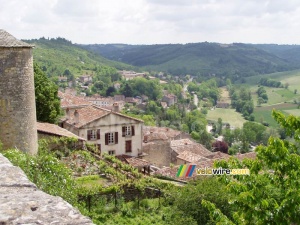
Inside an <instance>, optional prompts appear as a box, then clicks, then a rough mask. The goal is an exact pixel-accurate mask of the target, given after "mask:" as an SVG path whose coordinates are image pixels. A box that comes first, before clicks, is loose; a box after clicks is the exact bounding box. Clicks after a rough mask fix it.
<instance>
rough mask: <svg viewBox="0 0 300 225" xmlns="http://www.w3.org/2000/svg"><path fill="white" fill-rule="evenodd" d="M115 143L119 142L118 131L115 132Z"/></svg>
mask: <svg viewBox="0 0 300 225" xmlns="http://www.w3.org/2000/svg"><path fill="white" fill-rule="evenodd" d="M115 144H118V132H115Z"/></svg>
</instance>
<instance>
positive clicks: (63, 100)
mask: <svg viewBox="0 0 300 225" xmlns="http://www.w3.org/2000/svg"><path fill="white" fill-rule="evenodd" d="M58 96H59V98H60V106H61V107H62V108H63V109H66V108H74V107H83V106H87V105H91V104H92V103H90V102H89V101H87V100H85V99H84V98H83V97H78V96H74V95H71V94H66V93H63V92H61V91H59V92H58Z"/></svg>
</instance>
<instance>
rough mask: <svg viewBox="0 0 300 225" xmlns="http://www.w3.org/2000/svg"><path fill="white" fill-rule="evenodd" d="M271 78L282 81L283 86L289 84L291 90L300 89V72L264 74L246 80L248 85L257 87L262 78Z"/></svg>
mask: <svg viewBox="0 0 300 225" xmlns="http://www.w3.org/2000/svg"><path fill="white" fill-rule="evenodd" d="M262 77H264V78H270V79H273V80H277V81H281V82H282V83H283V84H285V83H289V84H290V88H294V87H296V89H297V88H300V80H299V78H300V70H293V71H285V72H278V73H270V74H262V75H257V76H251V77H247V78H246V82H245V83H246V84H249V85H257V83H258V81H259V80H260V79H261V78H262Z"/></svg>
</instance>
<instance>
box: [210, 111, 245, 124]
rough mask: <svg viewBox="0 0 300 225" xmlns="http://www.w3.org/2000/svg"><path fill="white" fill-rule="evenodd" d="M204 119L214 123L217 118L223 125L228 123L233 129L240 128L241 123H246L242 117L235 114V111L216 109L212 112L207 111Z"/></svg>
mask: <svg viewBox="0 0 300 225" xmlns="http://www.w3.org/2000/svg"><path fill="white" fill-rule="evenodd" d="M206 118H207V119H208V120H215V121H217V120H218V118H221V119H222V122H223V123H229V124H230V125H231V126H234V127H242V126H243V123H245V122H246V120H245V119H244V118H243V117H242V115H241V114H240V113H238V112H236V111H235V109H221V108H216V109H214V110H209V111H208V113H207V117H206Z"/></svg>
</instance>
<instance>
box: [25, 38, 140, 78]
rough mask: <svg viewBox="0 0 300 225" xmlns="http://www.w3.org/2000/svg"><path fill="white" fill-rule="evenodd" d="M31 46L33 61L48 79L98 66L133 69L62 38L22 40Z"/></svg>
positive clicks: (79, 73)
mask: <svg viewBox="0 0 300 225" xmlns="http://www.w3.org/2000/svg"><path fill="white" fill-rule="evenodd" d="M24 41H25V42H27V43H30V44H33V45H34V46H35V47H34V49H33V58H34V61H35V62H37V63H38V64H39V66H40V67H41V68H43V70H44V71H45V72H46V73H47V75H48V76H49V77H52V76H58V75H61V74H63V72H64V71H65V70H66V69H68V70H69V71H70V72H71V73H72V74H74V75H75V76H76V75H81V74H83V73H85V72H89V71H93V70H95V68H97V67H99V66H109V67H114V68H116V69H133V68H134V67H133V66H131V65H126V64H124V63H122V62H115V61H112V60H109V59H106V58H104V57H102V56H99V55H97V54H95V53H93V52H89V51H87V50H85V49H82V48H80V47H79V46H78V45H75V44H72V42H70V41H68V40H66V39H64V38H56V39H45V38H40V39H32V40H24Z"/></svg>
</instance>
